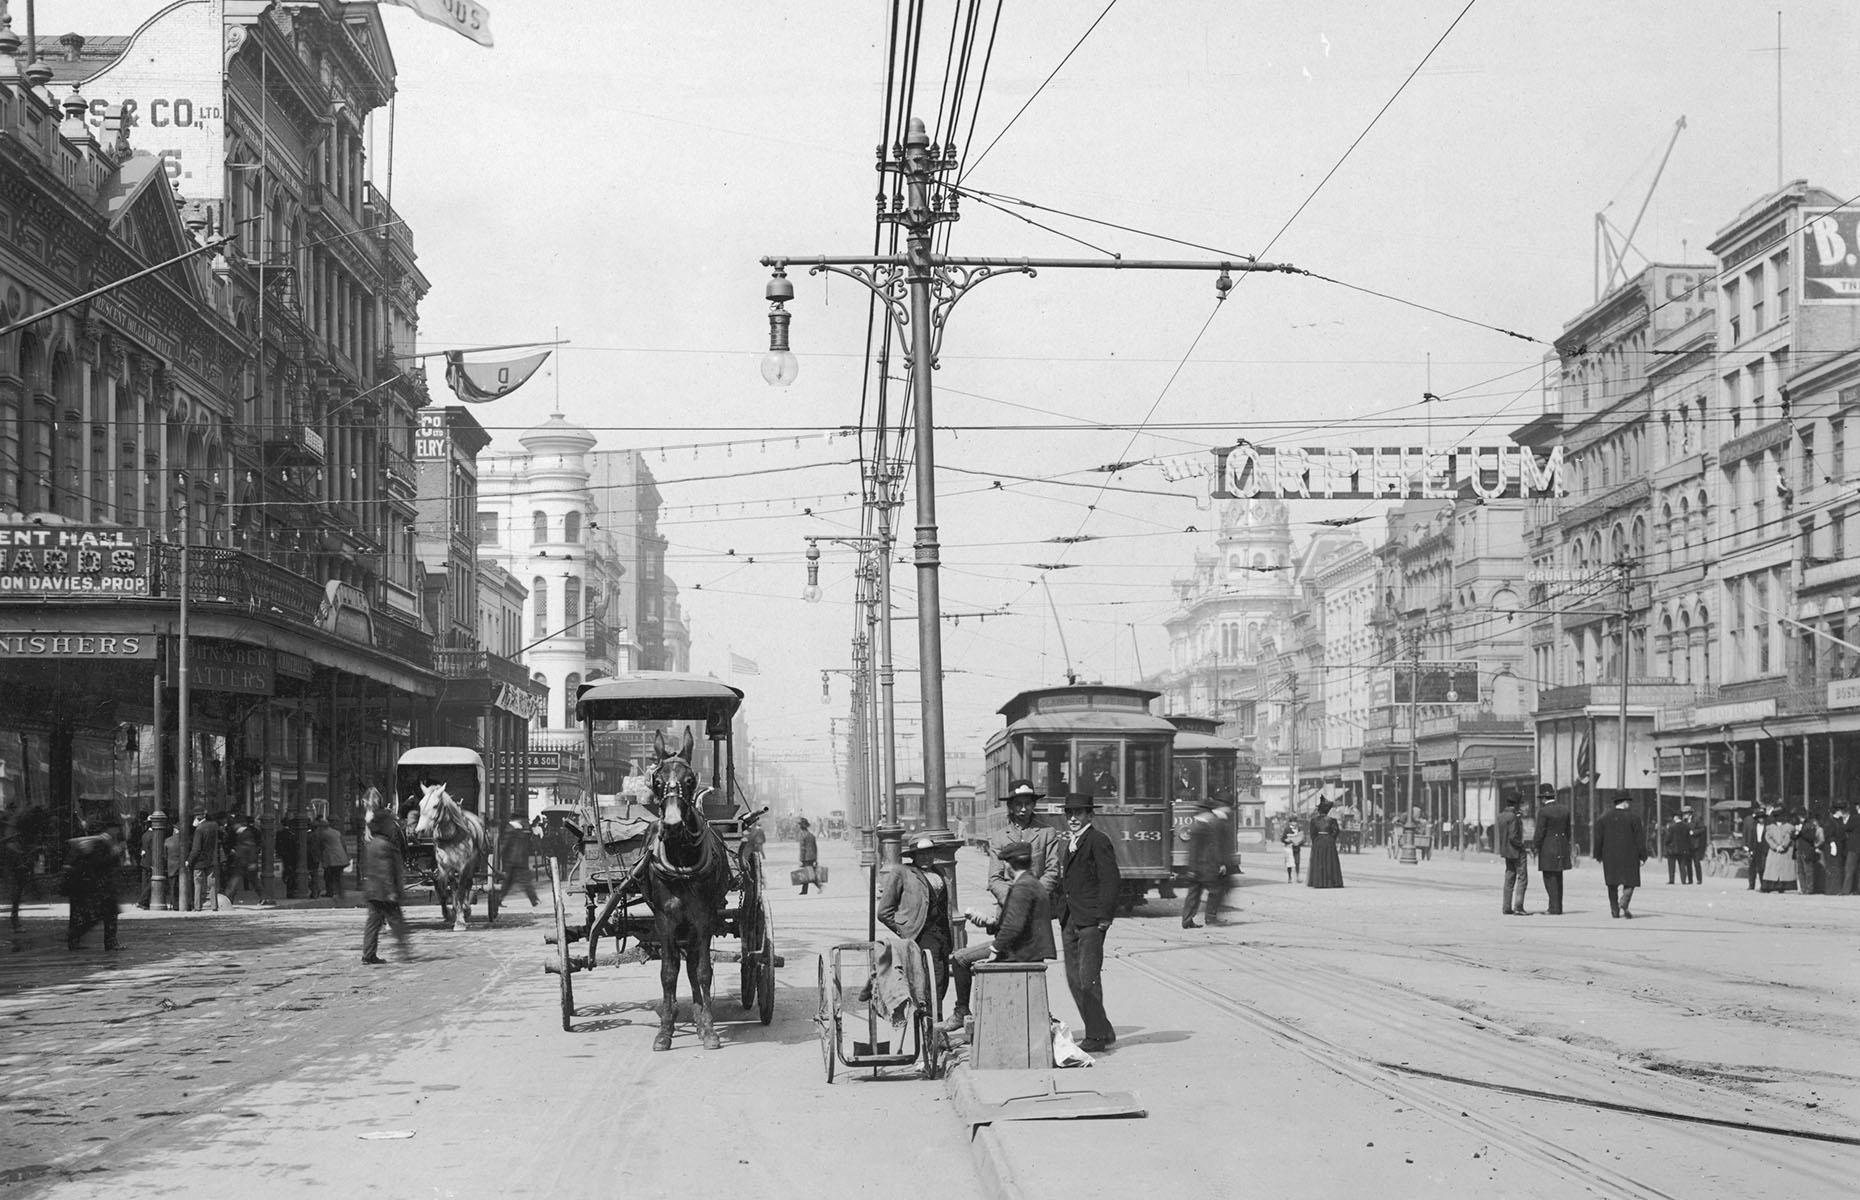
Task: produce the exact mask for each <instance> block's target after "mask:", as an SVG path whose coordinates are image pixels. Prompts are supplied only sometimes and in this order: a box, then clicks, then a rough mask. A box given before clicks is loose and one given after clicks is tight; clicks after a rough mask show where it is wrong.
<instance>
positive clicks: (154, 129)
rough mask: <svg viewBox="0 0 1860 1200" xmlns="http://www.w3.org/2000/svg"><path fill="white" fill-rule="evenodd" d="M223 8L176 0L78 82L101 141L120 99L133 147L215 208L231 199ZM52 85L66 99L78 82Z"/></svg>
mask: <svg viewBox="0 0 1860 1200" xmlns="http://www.w3.org/2000/svg"><path fill="white" fill-rule="evenodd" d="M16 11H17V10H16ZM225 16H226V4H225V0H179V2H178V3H174V4H170V5H168V6H167V7H165V8H163V9H162V10H161V11H160V12H158V13H156V14H155V15H154V16H152V17H150V18H149V19H148V20H147V21H145V22H143V24H142V27H141V28H140V29H138V30H136V31H135V33H134V34H132V35H131V36H130V39H129V48H128V49H127V50H125V51H124V52H123V55H122V57H121V58H119V59H117V60H116V61H115V62H113V63H111V64H110V65H108V66H107V67H105V68H104V69H103V70H101V71H99V72H97V74H95V75H93V76H91V77H90V78H89V79H86V80H83V81H82V82H81V83H79V84H78V85H77V88H76V90H77V91H78V93H79V94H80V95H82V96H83V97H84V99H85V101H86V102H88V104H89V112H88V115H87V117H86V120H87V121H89V123H90V127H91V130H92V132H93V134H94V135H95V136H96V138H97V140H98V141H99V142H101V143H102V144H104V145H106V146H108V145H110V144H111V143H112V142H113V141H115V139H116V133H115V130H113V129H106V128H105V124H104V123H105V119H106V118H107V117H108V116H109V114H110V112H111V110H113V109H114V108H116V107H117V106H118V105H121V106H122V111H123V116H124V119H125V120H126V121H127V122H128V125H129V145H130V147H131V148H132V149H134V150H136V151H138V152H141V153H145V154H153V155H155V156H157V157H159V158H160V159H161V160H162V164H163V166H164V167H165V168H166V170H167V172H168V180H169V182H170V183H171V184H173V185H174V190H175V191H176V192H178V193H179V194H180V196H181V198H182V199H184V200H194V201H202V202H205V203H209V204H211V205H213V206H214V207H216V208H217V207H218V206H219V204H220V202H221V201H223V200H225V199H226V117H225V104H226V94H225V88H224V86H223V84H222V83H221V73H222V58H223V56H224V54H225V46H226V33H225V31H224V29H223V26H224V23H225ZM40 28H41V30H43V28H44V26H43V24H41V26H40ZM52 90H53V94H54V97H55V98H56V99H57V100H59V101H61V102H62V101H63V100H64V98H65V96H66V95H67V94H68V93H69V92H70V91H71V90H72V89H71V88H70V87H68V86H63V85H55V86H54V87H53V89H52Z"/></svg>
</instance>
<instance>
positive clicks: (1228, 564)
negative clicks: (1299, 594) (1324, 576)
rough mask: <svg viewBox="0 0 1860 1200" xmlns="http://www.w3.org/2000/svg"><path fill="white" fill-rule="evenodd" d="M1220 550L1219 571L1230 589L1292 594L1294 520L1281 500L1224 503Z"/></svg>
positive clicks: (1253, 593)
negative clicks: (1292, 520)
mask: <svg viewBox="0 0 1860 1200" xmlns="http://www.w3.org/2000/svg"><path fill="white" fill-rule="evenodd" d="M1214 544H1215V547H1216V549H1217V550H1218V551H1219V553H1220V559H1221V562H1220V565H1219V567H1217V568H1216V573H1217V574H1218V575H1219V576H1220V577H1221V578H1223V579H1225V580H1226V583H1227V590H1228V591H1229V592H1238V593H1240V594H1242V595H1247V596H1290V595H1291V594H1292V592H1293V590H1294V581H1293V578H1292V577H1293V574H1294V572H1293V570H1292V566H1293V563H1292V522H1291V514H1290V510H1288V509H1287V508H1286V506H1285V505H1284V503H1282V502H1281V501H1278V500H1263V499H1255V500H1229V501H1227V503H1225V504H1223V505H1222V506H1221V532H1220V536H1219V537H1218V538H1216V539H1215V543H1214Z"/></svg>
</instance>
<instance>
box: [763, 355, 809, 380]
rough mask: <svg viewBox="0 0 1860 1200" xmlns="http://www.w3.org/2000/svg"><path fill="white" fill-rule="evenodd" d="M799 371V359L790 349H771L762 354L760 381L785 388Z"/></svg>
mask: <svg viewBox="0 0 1860 1200" xmlns="http://www.w3.org/2000/svg"><path fill="white" fill-rule="evenodd" d="M800 373H801V360H800V359H798V358H796V357H795V356H794V351H792V350H771V351H769V352H768V353H767V354H764V355H763V356H762V382H764V383H766V384H768V385H769V386H770V387H778V388H785V387H787V386H788V385H789V384H791V383H793V382H794V377H795V376H796V375H799V374H800Z"/></svg>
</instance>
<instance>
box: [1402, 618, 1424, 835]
mask: <svg viewBox="0 0 1860 1200" xmlns="http://www.w3.org/2000/svg"><path fill="white" fill-rule="evenodd" d="M1425 632H1427V624H1426V622H1422V624H1421V627H1420V628H1419V629H1414V630H1410V631H1409V633H1408V844H1407V845H1406V846H1404V847H1402V851H1401V855H1400V857H1399V861H1401V862H1405V863H1413V862H1419V861H1420V859H1421V856H1420V855H1419V854H1418V853H1416V851H1415V846H1414V811H1415V806H1416V805H1417V804H1419V803H1420V800H1419V795H1418V793H1417V792H1416V790H1415V789H1416V786H1417V783H1416V777H1417V776H1418V774H1419V773H1420V759H1421V743H1420V741H1419V740H1418V739H1417V738H1416V736H1415V726H1416V720H1415V716H1416V713H1417V712H1418V711H1419V710H1420V703H1419V701H1420V698H1421V635H1422V634H1423V633H1425Z"/></svg>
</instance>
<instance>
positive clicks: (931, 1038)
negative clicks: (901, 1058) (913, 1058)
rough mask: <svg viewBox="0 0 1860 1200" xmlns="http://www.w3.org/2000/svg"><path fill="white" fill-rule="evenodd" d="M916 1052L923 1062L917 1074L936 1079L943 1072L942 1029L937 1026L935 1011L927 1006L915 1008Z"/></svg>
mask: <svg viewBox="0 0 1860 1200" xmlns="http://www.w3.org/2000/svg"><path fill="white" fill-rule="evenodd" d="M917 1053H918V1055H919V1056H920V1057H921V1058H922V1060H923V1063H922V1065H921V1066H920V1067H919V1068H918V1074H919V1075H921V1076H922V1077H923V1078H925V1079H938V1078H941V1077H942V1074H943V1031H942V1029H940V1028H939V1027H938V1026H937V1023H936V1013H935V1012H934V1011H932V1010H931V1009H929V1008H920V1009H918V1010H917Z"/></svg>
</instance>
